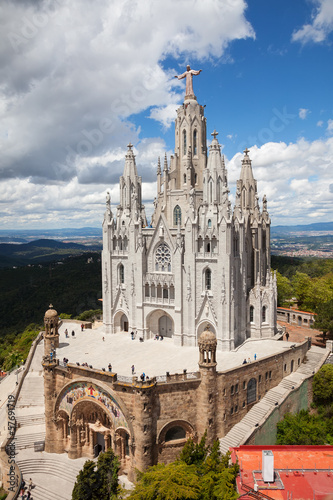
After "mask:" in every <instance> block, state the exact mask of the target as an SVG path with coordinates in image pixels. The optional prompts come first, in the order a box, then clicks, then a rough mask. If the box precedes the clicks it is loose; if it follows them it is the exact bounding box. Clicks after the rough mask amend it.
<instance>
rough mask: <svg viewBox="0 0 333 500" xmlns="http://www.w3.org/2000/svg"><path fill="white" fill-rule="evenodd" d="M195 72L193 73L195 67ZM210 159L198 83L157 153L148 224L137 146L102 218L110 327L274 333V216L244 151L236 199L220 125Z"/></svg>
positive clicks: (231, 335)
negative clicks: (171, 146) (169, 142)
mask: <svg viewBox="0 0 333 500" xmlns="http://www.w3.org/2000/svg"><path fill="white" fill-rule="evenodd" d="M194 74H195V73H194ZM212 136H213V140H212V143H211V146H210V147H209V155H208V159H207V144H206V118H205V116H204V108H203V106H200V105H199V104H198V102H197V100H196V97H195V96H194V94H193V90H192V91H191V92H190V93H187V95H186V96H185V100H184V104H183V105H182V106H180V107H179V108H178V110H177V117H176V120H175V152H174V155H172V156H171V158H170V160H169V161H168V159H167V157H166V156H165V158H164V164H163V168H162V166H161V164H160V160H158V165H157V197H156V199H155V202H154V204H155V211H154V214H153V217H152V226H153V227H147V221H146V215H145V208H144V205H143V204H142V196H141V177H139V176H138V173H137V168H136V164H135V156H134V154H133V151H132V145H131V144H129V145H128V151H127V154H126V156H125V168H124V173H123V175H122V176H121V177H120V204H119V205H118V207H117V213H116V217H115V218H114V217H113V214H112V212H111V207H110V199H109V196H108V198H107V202H106V212H105V216H104V221H103V253H102V266H103V267H102V276H103V278H102V279H103V321H104V325H105V329H106V333H116V332H119V331H132V330H134V331H137V332H138V335H139V336H141V337H143V338H145V339H148V338H151V337H153V336H155V335H156V334H160V335H163V336H167V337H173V339H174V342H175V343H176V344H178V345H180V346H181V345H191V346H195V345H197V342H198V338H199V337H200V334H201V333H202V331H203V330H204V329H205V328H206V327H207V324H208V325H209V327H210V330H211V331H213V332H214V333H215V334H216V338H217V343H218V347H217V348H218V349H222V350H231V349H233V348H234V347H236V346H237V345H239V344H241V343H242V342H243V341H244V340H245V339H246V338H248V337H255V338H262V337H271V336H273V335H274V334H275V332H276V278H275V276H273V275H272V274H271V271H270V218H269V214H268V212H267V201H266V197H265V196H264V198H263V206H262V209H260V207H259V201H258V195H257V182H256V180H255V179H254V177H253V172H252V166H251V160H250V158H249V155H248V153H249V151H248V150H245V151H244V153H245V155H244V158H243V160H242V166H241V172H240V178H239V180H238V181H237V192H236V202H235V206H234V207H232V206H231V203H230V201H229V198H228V194H229V190H228V182H227V170H226V168H225V164H224V158H223V156H222V155H221V148H220V145H219V143H218V140H217V138H216V136H217V133H216V132H215V131H214V132H213V134H212Z"/></svg>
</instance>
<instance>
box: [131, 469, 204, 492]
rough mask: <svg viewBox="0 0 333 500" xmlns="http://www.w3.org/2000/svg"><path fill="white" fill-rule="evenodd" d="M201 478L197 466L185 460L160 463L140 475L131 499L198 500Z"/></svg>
mask: <svg viewBox="0 0 333 500" xmlns="http://www.w3.org/2000/svg"><path fill="white" fill-rule="evenodd" d="M200 490H201V487H200V478H199V476H198V474H197V469H196V466H195V465H194V464H193V465H187V464H186V463H185V462H181V461H179V462H172V463H171V464H169V465H165V464H158V465H154V466H153V467H149V469H148V470H147V471H146V472H144V473H143V474H141V475H140V476H139V481H138V483H137V485H136V487H135V489H134V490H133V491H132V493H131V494H130V496H129V497H128V499H129V500H197V499H199V498H200Z"/></svg>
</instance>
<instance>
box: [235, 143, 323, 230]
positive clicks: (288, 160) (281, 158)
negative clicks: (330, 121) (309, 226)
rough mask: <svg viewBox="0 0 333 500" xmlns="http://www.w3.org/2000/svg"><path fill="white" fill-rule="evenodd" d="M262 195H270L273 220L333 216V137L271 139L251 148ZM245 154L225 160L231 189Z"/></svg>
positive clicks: (255, 174) (254, 171) (269, 206)
mask: <svg viewBox="0 0 333 500" xmlns="http://www.w3.org/2000/svg"><path fill="white" fill-rule="evenodd" d="M249 154H250V158H251V160H252V167H253V173H254V177H255V179H257V182H258V193H259V196H260V198H262V197H263V195H264V194H266V195H267V199H268V210H269V212H270V216H271V218H272V224H273V225H277V224H286V223H287V224H288V223H290V217H291V214H292V219H293V223H294V224H297V223H302V224H306V223H307V220H308V218H309V217H317V218H318V220H319V219H321V220H326V221H329V220H331V219H332V213H333V199H332V194H331V192H332V190H331V188H330V186H332V182H331V179H332V173H331V172H332V169H333V137H330V138H327V139H325V140H316V141H313V142H309V141H306V140H305V139H303V138H301V139H299V140H298V141H297V142H296V143H290V144H286V143H284V142H280V143H276V142H269V143H266V144H264V145H263V146H261V147H257V146H253V147H252V148H250V153H249ZM242 157H243V155H241V154H240V153H237V154H236V155H235V156H234V157H233V158H232V159H231V160H230V161H226V165H227V169H228V178H229V183H230V187H231V189H232V191H234V190H235V183H236V180H237V179H238V178H239V174H240V167H241V160H242Z"/></svg>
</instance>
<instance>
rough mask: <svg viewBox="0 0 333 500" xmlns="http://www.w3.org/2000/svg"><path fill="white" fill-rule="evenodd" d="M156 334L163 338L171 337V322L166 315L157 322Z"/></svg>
mask: <svg viewBox="0 0 333 500" xmlns="http://www.w3.org/2000/svg"><path fill="white" fill-rule="evenodd" d="M158 333H159V335H162V336H163V337H172V335H173V321H172V319H171V318H170V317H169V316H167V315H166V314H164V315H163V316H161V317H160V319H159V320H158Z"/></svg>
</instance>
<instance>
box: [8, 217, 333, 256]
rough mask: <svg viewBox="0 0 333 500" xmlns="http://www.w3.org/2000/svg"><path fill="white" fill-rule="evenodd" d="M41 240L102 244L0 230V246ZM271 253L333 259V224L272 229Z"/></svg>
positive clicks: (98, 235) (90, 232) (65, 233)
mask: <svg viewBox="0 0 333 500" xmlns="http://www.w3.org/2000/svg"><path fill="white" fill-rule="evenodd" d="M41 239H52V240H55V241H61V242H63V243H76V244H80V245H85V246H87V247H90V246H91V247H96V246H101V245H102V228H94V227H82V228H64V229H28V230H24V229H19V230H12V229H8V230H7V229H2V230H0V243H11V244H22V243H30V242H32V241H36V240H41ZM271 252H272V254H273V255H285V256H289V257H318V258H326V259H327V258H333V222H327V223H315V224H308V225H303V226H275V227H272V228H271Z"/></svg>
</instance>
